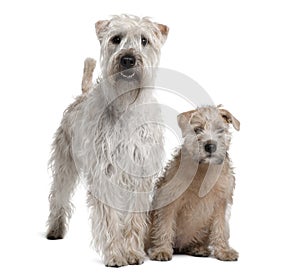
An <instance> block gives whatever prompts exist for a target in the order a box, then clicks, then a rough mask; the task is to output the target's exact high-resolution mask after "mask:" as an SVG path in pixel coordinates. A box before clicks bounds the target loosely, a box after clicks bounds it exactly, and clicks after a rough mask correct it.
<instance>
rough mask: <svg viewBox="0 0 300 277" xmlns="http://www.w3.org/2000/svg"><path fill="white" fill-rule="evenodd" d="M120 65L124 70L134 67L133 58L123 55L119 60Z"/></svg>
mask: <svg viewBox="0 0 300 277" xmlns="http://www.w3.org/2000/svg"><path fill="white" fill-rule="evenodd" d="M120 63H121V65H122V66H123V67H124V68H126V69H128V68H131V67H134V65H135V57H134V56H132V55H125V56H123V57H122V58H121V61H120Z"/></svg>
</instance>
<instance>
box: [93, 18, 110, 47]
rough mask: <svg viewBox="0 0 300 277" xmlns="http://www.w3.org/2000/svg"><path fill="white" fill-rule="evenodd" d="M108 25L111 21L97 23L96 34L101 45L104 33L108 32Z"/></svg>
mask: <svg viewBox="0 0 300 277" xmlns="http://www.w3.org/2000/svg"><path fill="white" fill-rule="evenodd" d="M108 24H109V20H99V21H97V22H96V23H95V29H96V34H97V37H98V39H99V41H100V43H101V42H102V38H103V32H104V31H105V30H106V28H107V26H108Z"/></svg>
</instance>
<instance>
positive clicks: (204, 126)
mask: <svg viewBox="0 0 300 277" xmlns="http://www.w3.org/2000/svg"><path fill="white" fill-rule="evenodd" d="M178 124H179V127H180V128H181V131H182V136H183V138H184V147H185V149H186V150H187V151H188V152H189V154H190V155H191V156H192V158H193V160H195V161H197V162H199V163H216V164H221V163H222V162H223V161H224V158H225V157H226V152H227V150H228V148H229V145H230V138H231V134H230V132H229V124H232V125H233V127H234V128H235V129H236V130H239V128H240V123H239V121H238V120H237V119H236V118H235V117H234V116H233V115H232V114H231V113H230V112H228V111H227V110H224V109H220V108H218V107H213V106H207V107H203V108H198V109H197V110H193V111H189V112H185V113H182V114H180V115H178Z"/></svg>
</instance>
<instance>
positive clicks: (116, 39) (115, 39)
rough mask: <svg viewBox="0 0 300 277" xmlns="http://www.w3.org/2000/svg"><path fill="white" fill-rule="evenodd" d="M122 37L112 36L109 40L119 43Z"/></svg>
mask: <svg viewBox="0 0 300 277" xmlns="http://www.w3.org/2000/svg"><path fill="white" fill-rule="evenodd" d="M121 40H122V38H121V37H120V36H114V37H113V38H112V39H111V42H112V43H113V44H120V42H121Z"/></svg>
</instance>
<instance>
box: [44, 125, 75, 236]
mask: <svg viewBox="0 0 300 277" xmlns="http://www.w3.org/2000/svg"><path fill="white" fill-rule="evenodd" d="M52 149H53V152H52V156H51V159H50V165H51V169H52V172H53V183H52V187H51V191H50V195H49V202H50V214H49V218H48V222H47V224H48V231H47V239H51V240H54V239H62V238H63V237H64V235H65V233H66V230H67V226H68V221H69V219H70V217H71V214H72V208H73V206H72V203H71V202H70V199H71V196H72V195H73V192H74V189H75V187H76V184H77V179H78V172H77V170H76V166H75V162H74V160H73V155H72V149H71V141H70V138H69V137H68V135H67V134H66V132H65V131H64V130H63V128H62V127H59V128H58V130H57V132H56V133H55V139H54V142H53V144H52Z"/></svg>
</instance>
